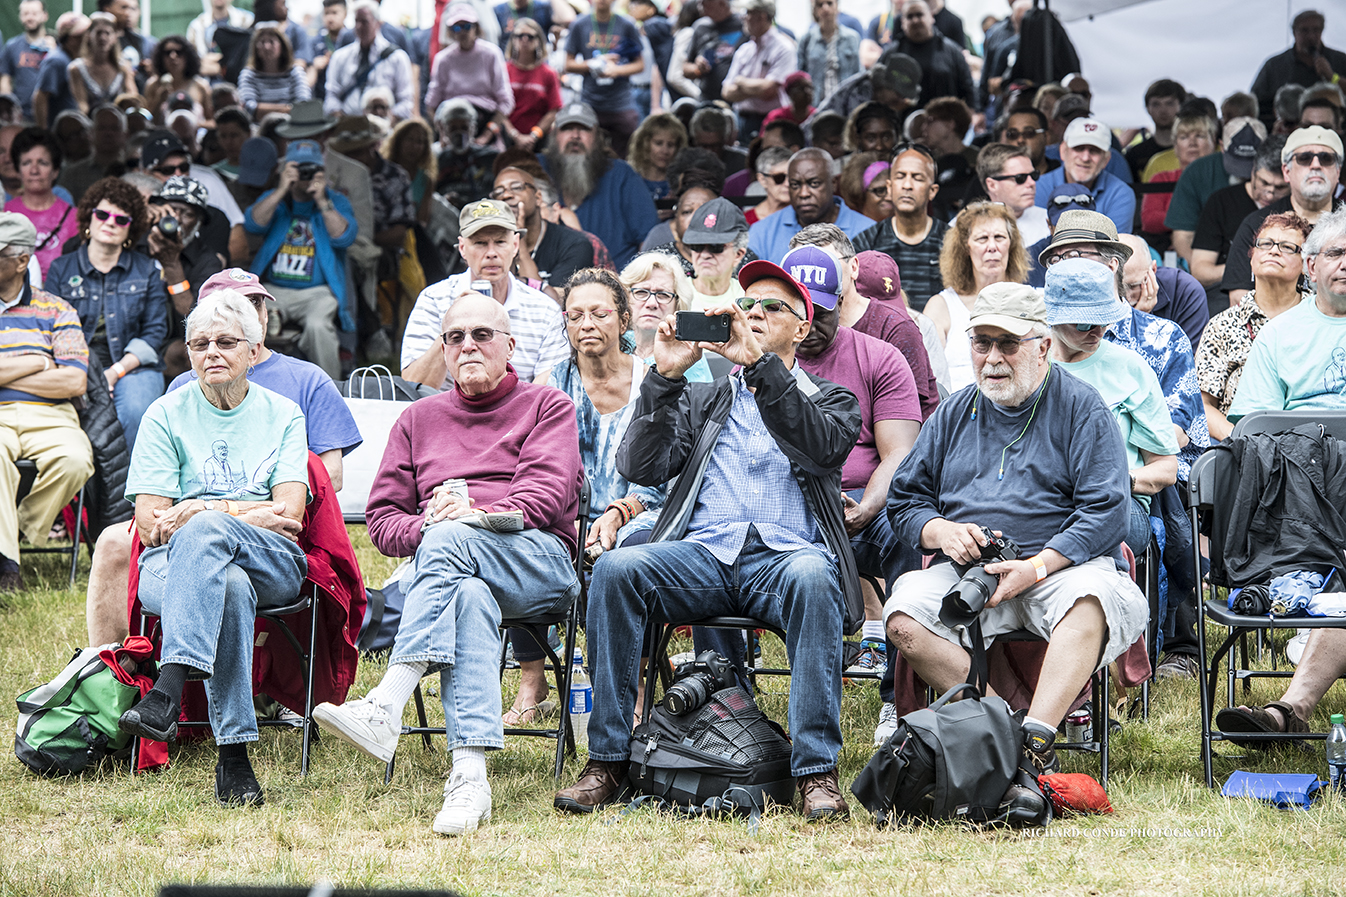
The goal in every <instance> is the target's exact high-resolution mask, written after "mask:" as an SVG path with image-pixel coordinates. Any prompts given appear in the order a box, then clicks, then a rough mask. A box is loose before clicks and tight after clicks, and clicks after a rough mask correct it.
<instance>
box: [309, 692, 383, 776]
mask: <svg viewBox="0 0 1346 897" xmlns="http://www.w3.org/2000/svg"><path fill="white" fill-rule="evenodd" d="M313 719H314V721H315V722H317V724H318V725H319V726H321V727H322V729H323V730H324V731H326V732H330V733H332V734H333V735H335V736H336V737H337V738H339V739H341V740H342V741H344V742H346V743H347V744H349V745H352V746H353V747H355V748H358V749H359V750H361V751H363V752H364V753H366V754H368V755H369V756H371V757H373V758H374V759H375V760H378V761H380V762H382V763H387V762H388V761H389V760H391V759H393V752H394V751H396V750H397V739H398V738H400V737H401V735H402V723H401V721H400V720H395V719H393V718H392V716H391V715H390V714H389V713H388V711H387V710H384V709H383V705H382V704H376V703H375V702H373V701H371V700H369V698H361V699H360V700H358V701H347V702H346V703H345V704H342V705H340V706H338V705H336V704H328V703H322V704H319V705H318V706H317V707H314V708H313Z"/></svg>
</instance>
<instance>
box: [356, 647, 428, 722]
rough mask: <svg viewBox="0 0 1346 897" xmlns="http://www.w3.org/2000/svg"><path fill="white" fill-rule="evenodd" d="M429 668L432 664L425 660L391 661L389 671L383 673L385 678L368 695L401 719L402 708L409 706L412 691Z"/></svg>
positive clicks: (396, 718) (397, 718)
mask: <svg viewBox="0 0 1346 897" xmlns="http://www.w3.org/2000/svg"><path fill="white" fill-rule="evenodd" d="M429 668H430V664H428V663H426V662H425V661H423V660H421V661H416V662H415V663H390V664H388V672H386V673H384V674H383V679H382V680H381V681H380V682H379V684H378V685H376V686H374V687H373V688H372V689H371V690H370V692H369V694H368V695H366V697H367V698H368V699H369V700H371V701H374V702H375V703H377V704H379V705H381V706H382V707H383V708H384V709H385V710H387V711H388V714H389V716H391V717H392V718H393V719H394V720H400V719H401V718H402V708H404V707H406V706H407V701H409V700H411V693H412V692H414V691H415V690H416V686H417V685H419V684H420V681H421V679H422V678H423V677H424V676H425V671H426V670H427V669H429Z"/></svg>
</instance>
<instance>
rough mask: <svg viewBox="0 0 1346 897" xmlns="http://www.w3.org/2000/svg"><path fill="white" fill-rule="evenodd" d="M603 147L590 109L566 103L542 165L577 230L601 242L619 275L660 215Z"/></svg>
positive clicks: (637, 180)
mask: <svg viewBox="0 0 1346 897" xmlns="http://www.w3.org/2000/svg"><path fill="white" fill-rule="evenodd" d="M607 144H608V138H607V134H606V133H604V132H603V131H600V130H599V129H598V116H597V115H595V114H594V110H593V109H591V108H590V107H589V106H587V105H585V104H584V103H571V104H570V105H568V106H566V107H565V108H563V109H562V110H561V113H560V114H559V115H557V116H556V128H555V130H553V131H552V134H551V137H549V138H548V140H547V149H546V151H545V152H544V153H543V154H542V164H543V165H545V166H546V167H547V173H548V174H549V175H551V179H552V181H553V182H555V184H556V186H557V187H558V188H559V189H560V191H561V198H562V199H563V200H564V202H565V204H566V205H567V206H569V207H570V208H571V209H574V211H575V215H576V216H577V217H578V218H579V220H580V225H581V226H582V227H583V228H584V230H586V231H588V232H589V233H591V234H596V235H597V236H598V238H599V239H600V240H602V241H603V245H604V246H606V247H607V249H608V254H609V255H611V256H612V260H613V262H615V263H616V265H617V268H618V269H619V270H620V269H621V268H624V267H626V265H627V263H628V262H630V261H631V259H633V258H635V257H636V254H637V253H638V252H639V251H640V243H641V241H642V240H644V239H645V235H646V234H648V233H649V232H650V229H651V228H653V227H654V226H655V225H656V224H658V223H659V215H658V213H657V212H656V211H655V210H654V200H653V199H651V198H650V191H649V189H648V188H646V186H645V182H644V181H642V180H641V178H640V175H638V174H636V172H635V169H633V168H632V167H631V166H630V165H627V164H626V163H625V162H623V161H621V160H620V159H611V158H609V157H608V153H607Z"/></svg>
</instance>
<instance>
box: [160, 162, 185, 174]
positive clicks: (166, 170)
mask: <svg viewBox="0 0 1346 897" xmlns="http://www.w3.org/2000/svg"><path fill="white" fill-rule="evenodd" d="M154 170H155V171H157V172H159V173H160V174H166V175H168V176H169V177H172V176H173V175H175V174H191V173H192V163H190V162H179V163H178V164H177V165H160V166H159V167H158V168H156V169H154Z"/></svg>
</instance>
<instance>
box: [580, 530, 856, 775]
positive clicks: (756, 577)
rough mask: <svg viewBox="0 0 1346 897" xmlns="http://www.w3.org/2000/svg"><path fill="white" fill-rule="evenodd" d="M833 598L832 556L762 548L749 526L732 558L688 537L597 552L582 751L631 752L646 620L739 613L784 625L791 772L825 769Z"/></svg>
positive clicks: (830, 765) (832, 752)
mask: <svg viewBox="0 0 1346 897" xmlns="http://www.w3.org/2000/svg"><path fill="white" fill-rule="evenodd" d="M841 601H842V599H841V585H840V579H839V577H838V574H837V565H836V562H835V561H833V560H832V558H830V557H829V556H828V555H827V554H826V553H824V552H822V551H819V550H817V549H814V548H801V549H799V550H797V551H775V550H774V549H771V548H767V547H766V546H765V545H763V544H762V540H761V538H760V537H759V536H758V535H757V530H756V529H755V528H753V529H749V531H748V538H747V541H746V542H745V543H744V546H743V550H742V551H741V552H740V553H739V556H738V559H737V560H736V561H735V562H734V563H733V564H731V565H725V564H721V563H720V562H719V561H717V560H716V559H715V556H714V555H712V554H711V553H710V551H708V550H707V549H706V548H704V547H702V546H700V545H696V544H694V543H692V542H654V543H651V544H649V545H637V546H634V547H626V548H620V549H617V550H616V551H609V552H606V553H605V554H603V556H602V557H600V558H599V559H598V562H597V563H596V564H595V565H594V574H593V579H592V580H591V581H590V583H589V614H588V622H587V629H586V633H587V636H588V643H589V665H590V668H591V669H592V670H593V683H594V706H593V716H592V717H591V718H590V720H589V756H590V757H592V758H594V759H596V760H604V761H607V762H615V761H620V760H625V759H627V758H628V757H629V756H630V754H631V745H630V733H631V715H632V712H633V711H634V709H635V701H636V684H637V680H638V678H639V676H640V654H641V642H642V639H641V636H642V634H643V633H644V631H645V624H646V622H647V621H648V620H651V619H653V620H659V621H668V622H674V623H678V622H684V621H688V620H695V619H698V618H700V617H707V616H713V615H739V616H750V617H756V618H757V619H759V620H762V621H763V622H765V623H768V624H770V625H772V626H776V627H779V628H780V629H782V630H784V631H785V634H786V639H785V650H786V653H787V654H788V655H789V658H790V670H791V682H790V711H789V712H790V737H791V739H792V741H793V742H794V747H793V750H792V752H791V756H790V772H791V774H792V775H794V776H805V775H812V774H814V773H819V772H827V771H828V770H831V769H834V768H835V767H836V765H837V755H838V754H839V753H840V751H841V717H840V714H841V618H842V604H841Z"/></svg>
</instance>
